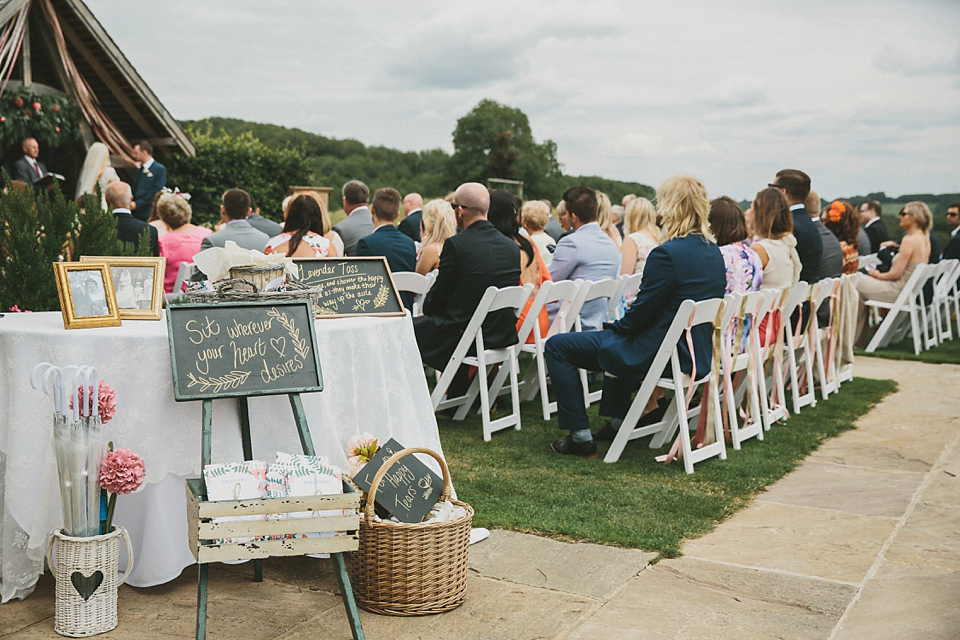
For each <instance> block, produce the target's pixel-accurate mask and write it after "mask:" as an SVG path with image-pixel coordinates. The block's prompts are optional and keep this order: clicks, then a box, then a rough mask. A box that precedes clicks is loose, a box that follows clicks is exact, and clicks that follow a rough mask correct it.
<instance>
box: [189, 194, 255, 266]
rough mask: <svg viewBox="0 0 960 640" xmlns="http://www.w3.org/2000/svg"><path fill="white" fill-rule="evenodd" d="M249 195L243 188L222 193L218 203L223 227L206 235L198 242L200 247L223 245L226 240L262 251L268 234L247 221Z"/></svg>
mask: <svg viewBox="0 0 960 640" xmlns="http://www.w3.org/2000/svg"><path fill="white" fill-rule="evenodd" d="M248 215H250V195H249V194H248V193H247V192H246V191H244V190H243V189H230V190H229V191H227V192H226V193H224V194H223V198H222V200H221V204H220V217H221V218H223V219H224V220H225V221H226V223H225V224H224V226H223V229H222V230H220V231H216V232H214V233H211V234H210V235H208V236H206V237H205V238H204V239H203V241H202V242H201V243H200V249H201V250H204V249H210V248H211V247H223V246H224V245H225V244H226V243H227V241H230V242H236V243H237V246H239V247H241V248H243V249H249V250H251V251H263V248H264V247H265V246H266V244H267V242H269V240H270V236H268V235H267V234H265V233H263V232H262V231H257V230H256V229H254V228H253V225H251V224H250V223H249V222H247V216H248Z"/></svg>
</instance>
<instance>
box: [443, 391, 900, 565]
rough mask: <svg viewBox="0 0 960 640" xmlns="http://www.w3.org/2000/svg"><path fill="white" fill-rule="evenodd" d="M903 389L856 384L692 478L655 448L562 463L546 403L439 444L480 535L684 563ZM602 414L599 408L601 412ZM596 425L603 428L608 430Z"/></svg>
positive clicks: (469, 424)
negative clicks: (500, 426)
mask: <svg viewBox="0 0 960 640" xmlns="http://www.w3.org/2000/svg"><path fill="white" fill-rule="evenodd" d="M895 388H896V383H894V382H893V381H891V380H869V379H866V378H857V379H855V380H853V381H851V382H849V383H844V385H843V387H842V388H841V389H840V392H839V393H837V394H836V395H831V396H830V398H828V399H827V400H824V401H820V402H818V403H817V406H816V407H810V408H808V409H804V410H803V412H801V413H799V414H796V415H793V416H791V417H790V419H789V420H788V421H786V423H784V424H778V425H776V426H774V427H773V429H772V430H771V431H769V432H768V433H766V434H765V435H764V440H763V442H759V441H757V440H750V441H748V442H746V443H744V445H743V448H742V449H741V450H740V451H733V450H728V451H727V460H725V461H724V460H719V459H717V458H713V459H711V460H706V461H704V462H702V463H700V464H698V465H697V470H696V473H694V474H693V475H687V474H686V473H684V471H683V464H682V463H680V462H679V461H678V462H674V463H673V464H671V465H669V466H665V465H663V464H660V463H658V462H656V461H655V460H654V457H655V456H656V455H657V454H659V453H661V452H659V451H655V450H651V449H650V448H648V446H647V444H648V442H647V440H646V439H644V440H641V441H633V442H631V443H630V444H628V445H627V447H626V449H625V450H624V452H623V455H622V456H621V458H620V460H619V461H618V462H617V463H615V464H606V463H604V462H603V457H602V456H603V454H604V453H605V450H604V449H603V447H605V446H606V445H601V452H600V456H601V457H599V458H594V459H589V460H584V459H571V458H569V457H565V456H558V455H557V454H555V453H553V452H552V451H550V448H549V447H550V441H551V440H554V439H556V438H559V437H561V436H562V435H563V434H562V433H561V432H559V431H558V430H557V428H556V421H555V420H553V421H546V422H545V421H544V420H543V419H542V415H540V405H539V402H538V401H531V402H525V403H523V405H522V407H521V411H522V414H523V429H522V430H520V431H513V430H510V431H507V432H504V433H501V434H494V436H493V440H492V441H491V442H482V441H481V435H480V434H481V428H480V417H479V416H477V415H476V414H470V415H469V416H468V417H467V418H466V419H465V420H463V421H455V420H453V419H451V418H446V417H443V416H438V419H437V422H438V423H439V426H440V438H441V441H442V443H443V451H444V455H445V456H446V459H447V463H448V464H449V465H450V471H451V475H452V476H453V478H454V482H455V483H456V487H457V494H458V497H459V498H460V499H461V500H463V501H464V502H467V503H468V504H470V505H471V506H472V507H473V508H474V510H475V513H476V515H475V516H474V525H475V526H478V527H498V528H506V529H513V530H515V531H525V532H535V533H542V534H547V535H550V536H555V537H559V538H564V539H573V540H587V541H591V542H598V543H601V544H611V545H618V546H624V547H634V548H640V549H644V550H646V551H656V552H659V553H660V554H662V555H663V556H665V557H674V556H677V555H679V554H680V547H681V544H682V542H683V540H684V539H686V538H691V537H695V536H698V535H702V534H704V533H707V532H708V531H710V530H711V529H713V527H714V526H716V524H717V523H719V522H720V521H722V520H724V519H726V518H728V517H730V516H731V515H733V513H734V512H736V511H737V510H738V509H741V508H743V507H744V506H746V505H747V504H748V503H749V502H750V500H752V499H753V497H754V496H756V494H758V493H759V492H760V491H763V489H764V488H765V487H767V486H768V485H770V484H772V483H773V482H776V481H777V480H779V479H780V478H782V477H783V476H784V475H786V474H787V473H789V472H790V471H791V470H792V469H793V468H794V467H795V466H796V465H797V464H798V463H799V462H800V461H801V460H802V459H803V458H804V456H806V455H808V454H809V453H810V452H811V451H813V450H815V449H816V448H817V447H819V446H820V444H821V442H823V441H824V440H826V439H827V438H831V437H833V436H836V435H838V434H840V433H842V432H844V431H847V430H849V429H852V428H853V427H854V423H855V421H856V420H857V418H858V417H859V416H861V415H863V414H865V413H866V412H867V411H869V410H870V408H871V407H872V406H873V405H874V404H876V403H877V402H879V401H880V399H881V398H883V397H884V396H885V395H886V394H888V393H890V392H892V391H893V390H894V389H895ZM594 407H596V405H594ZM590 413H591V415H593V417H594V418H593V422H594V425H593V426H594V427H595V428H596V427H599V426H600V420H599V418H597V417H596V415H595V414H596V409H595V408H592V409H591V411H590Z"/></svg>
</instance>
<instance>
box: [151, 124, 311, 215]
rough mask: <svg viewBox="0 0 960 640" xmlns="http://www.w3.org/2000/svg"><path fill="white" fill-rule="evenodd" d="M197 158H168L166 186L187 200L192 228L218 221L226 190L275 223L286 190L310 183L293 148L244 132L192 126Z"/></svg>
mask: <svg viewBox="0 0 960 640" xmlns="http://www.w3.org/2000/svg"><path fill="white" fill-rule="evenodd" d="M188 133H189V134H190V136H191V138H192V139H193V142H194V144H195V145H196V148H197V155H196V157H193V158H191V157H189V156H186V155H180V154H175V155H170V156H168V157H167V184H168V185H169V186H171V187H173V186H176V187H178V188H179V189H180V191H185V192H187V193H189V194H190V195H191V199H190V206H191V208H192V209H193V222H194V223H195V224H212V223H216V222H219V220H220V197H221V195H222V194H223V192H224V191H226V190H227V189H244V190H245V191H247V192H248V193H249V194H250V195H252V196H253V198H254V199H255V200H256V202H257V205H258V206H259V207H260V209H261V211H262V213H263V214H264V215H265V217H272V218H274V219H277V218H278V217H279V212H280V203H281V202H282V201H283V198H284V197H286V195H287V187H289V186H291V185H302V184H309V183H310V169H309V167H308V165H307V162H306V160H305V159H304V156H303V152H302V151H301V150H300V149H298V148H291V147H289V146H283V147H278V148H271V147H269V146H267V145H265V144H264V143H263V142H261V141H260V140H258V139H257V138H255V137H254V136H253V134H252V133H251V132H250V131H249V130H247V131H244V132H241V133H238V134H236V135H234V134H230V133H226V132H224V131H222V130H220V131H214V129H213V125H212V124H211V123H208V124H207V125H206V126H205V127H200V126H191V127H189V128H188Z"/></svg>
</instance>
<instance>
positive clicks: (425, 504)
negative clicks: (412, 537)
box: [353, 438, 443, 522]
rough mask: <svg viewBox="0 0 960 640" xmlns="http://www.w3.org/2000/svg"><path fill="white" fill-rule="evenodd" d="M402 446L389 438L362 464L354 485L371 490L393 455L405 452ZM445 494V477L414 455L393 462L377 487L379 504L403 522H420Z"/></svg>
mask: <svg viewBox="0 0 960 640" xmlns="http://www.w3.org/2000/svg"><path fill="white" fill-rule="evenodd" d="M403 449H404V447H403V445H402V444H400V443H399V442H397V441H396V440H394V439H393V438H390V440H388V441H387V442H386V444H384V445H381V446H380V450H379V451H377V455H375V456H373V458H371V459H370V462H368V463H367V464H365V465H363V468H362V469H360V472H359V473H358V474H357V475H356V476H354V478H353V482H354V483H355V484H356V485H357V486H358V487H360V488H361V489H363V490H364V491H367V492H369V491H370V482H371V481H372V480H373V476H375V475H377V471H379V470H380V467H381V466H383V463H384V462H385V461H386V460H387V458H389V457H390V456H392V455H393V454H395V453H397V452H399V451H403ZM442 492H443V478H441V477H440V476H438V475H437V474H435V473H434V472H433V471H431V470H430V468H429V467H428V466H427V465H425V464H423V463H422V462H420V461H419V460H417V459H416V458H415V457H413V455H412V454H411V455H408V456H404V457H402V458H400V459H399V460H397V461H396V462H394V463H393V466H391V467H390V468H389V469H388V470H387V473H386V474H385V475H384V476H383V479H382V480H380V486H378V487H377V495H376V501H377V504H378V505H380V506H382V507H384V508H385V509H386V510H387V511H389V512H390V513H392V514H393V515H395V516H397V520H399V521H400V522H420V521H421V520H423V516H425V515H427V512H428V511H430V509H431V507H433V505H435V504H437V500H439V499H440V494H441V493H442Z"/></svg>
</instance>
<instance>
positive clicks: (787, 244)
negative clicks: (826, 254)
mask: <svg viewBox="0 0 960 640" xmlns="http://www.w3.org/2000/svg"><path fill="white" fill-rule="evenodd" d="M751 209H753V229H754V232H755V233H756V234H757V240H756V241H755V242H754V243H753V244H751V245H750V248H751V249H752V250H753V251H755V252H756V253H757V255H759V256H760V263H761V264H762V265H763V278H762V284H761V285H760V288H761V289H782V288H784V287H792V286H793V285H795V284H797V282H799V281H800V269H801V263H800V256H799V255H798V254H797V239H796V237H794V235H793V221H794V219H795V218H794V216H793V215H792V214H791V213H790V208H789V205H788V204H787V199H786V197H785V196H784V195H783V193H782V192H781V191H780V189H775V188H772V187H770V188H767V189H764V190H763V191H760V192H758V193H757V197H756V198H755V199H754V201H753V205H752V206H751Z"/></svg>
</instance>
